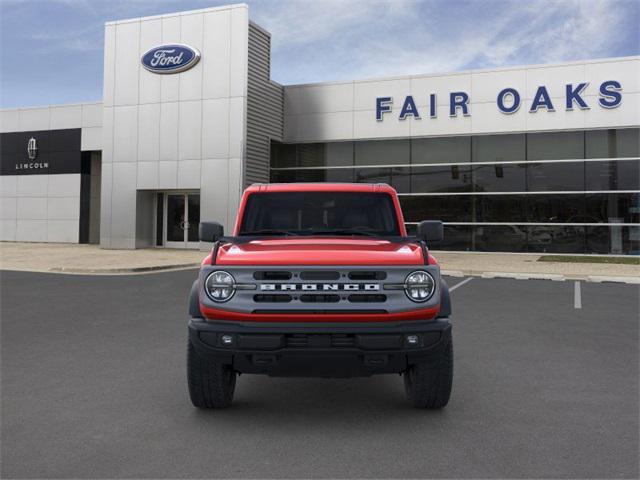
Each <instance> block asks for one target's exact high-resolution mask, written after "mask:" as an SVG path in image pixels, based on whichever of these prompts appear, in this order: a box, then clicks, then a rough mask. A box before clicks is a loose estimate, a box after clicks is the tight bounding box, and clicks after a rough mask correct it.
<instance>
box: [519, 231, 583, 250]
mask: <svg viewBox="0 0 640 480" xmlns="http://www.w3.org/2000/svg"><path fill="white" fill-rule="evenodd" d="M527 230H528V239H529V240H528V243H529V251H530V252H540V253H584V249H585V229H584V227H575V226H570V225H569V226H547V225H530V226H528V227H527Z"/></svg>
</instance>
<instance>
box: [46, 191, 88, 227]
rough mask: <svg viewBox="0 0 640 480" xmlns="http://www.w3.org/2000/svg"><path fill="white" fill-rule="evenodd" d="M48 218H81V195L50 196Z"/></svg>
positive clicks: (77, 219)
mask: <svg viewBox="0 0 640 480" xmlns="http://www.w3.org/2000/svg"><path fill="white" fill-rule="evenodd" d="M47 219H48V220H76V225H78V223H77V222H78V221H79V219H80V197H50V198H48V199H47Z"/></svg>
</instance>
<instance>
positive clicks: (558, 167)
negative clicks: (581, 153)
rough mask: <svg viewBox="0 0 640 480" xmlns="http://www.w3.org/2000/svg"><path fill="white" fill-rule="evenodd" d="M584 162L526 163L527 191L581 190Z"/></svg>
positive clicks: (582, 186) (582, 188)
mask: <svg viewBox="0 0 640 480" xmlns="http://www.w3.org/2000/svg"><path fill="white" fill-rule="evenodd" d="M584 163H585V162H567V163H530V164H528V165H527V191H529V192H552V191H567V190H568V191H573V190H580V191H583V190H584Z"/></svg>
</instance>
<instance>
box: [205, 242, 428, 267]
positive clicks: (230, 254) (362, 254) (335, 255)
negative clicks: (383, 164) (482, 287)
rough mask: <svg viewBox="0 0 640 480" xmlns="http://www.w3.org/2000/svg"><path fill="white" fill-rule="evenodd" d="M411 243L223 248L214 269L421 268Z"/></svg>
mask: <svg viewBox="0 0 640 480" xmlns="http://www.w3.org/2000/svg"><path fill="white" fill-rule="evenodd" d="M422 264H424V262H423V258H422V250H421V249H420V246H419V245H416V244H414V243H391V242H388V241H386V240H375V239H371V240H369V239H362V238H358V239H354V238H344V237H342V238H326V237H323V238H317V237H316V238H313V237H311V238H310V237H306V238H278V239H267V240H255V241H253V242H249V243H244V244H241V245H233V244H225V245H223V246H221V247H220V249H219V250H218V258H217V259H216V265H256V266H258V265H296V266H297V265H376V266H384V265H422Z"/></svg>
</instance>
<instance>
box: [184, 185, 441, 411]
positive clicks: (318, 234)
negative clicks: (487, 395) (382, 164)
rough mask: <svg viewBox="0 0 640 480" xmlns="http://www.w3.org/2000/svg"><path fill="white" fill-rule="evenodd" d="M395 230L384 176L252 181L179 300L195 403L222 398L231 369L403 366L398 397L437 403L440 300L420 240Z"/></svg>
mask: <svg viewBox="0 0 640 480" xmlns="http://www.w3.org/2000/svg"><path fill="white" fill-rule="evenodd" d="M442 230H443V229H442V223H441V222H439V221H424V222H421V223H420V224H418V226H417V236H416V237H409V236H407V233H406V230H405V226H404V219H403V217H402V211H401V209H400V203H399V201H398V197H397V195H396V191H395V190H394V189H393V188H391V187H390V186H388V185H381V184H377V185H367V184H330V183H318V184H313V183H307V184H304V183H297V184H269V185H266V184H264V185H252V186H251V187H249V188H247V189H246V191H245V192H244V195H243V196H242V200H241V202H240V208H239V211H238V218H237V220H236V224H235V228H234V230H233V236H230V237H225V236H223V228H222V226H221V225H220V224H218V223H215V222H203V223H201V224H200V239H201V240H202V241H205V242H213V245H214V246H213V249H212V251H211V253H210V254H209V255H208V256H207V257H206V258H205V259H204V260H203V262H202V266H201V268H200V273H199V275H198V279H197V280H196V281H195V282H194V284H193V287H192V289H191V296H190V300H189V314H190V316H191V320H190V321H189V345H188V356H187V363H188V366H187V375H188V382H189V394H190V396H191V401H192V402H193V404H194V405H195V406H196V407H200V408H221V407H226V406H227V405H229V404H230V403H231V400H232V398H233V392H234V389H235V384H236V376H237V374H241V373H260V374H267V375H271V376H315V377H354V376H368V375H372V374H378V373H399V374H402V375H404V384H405V389H406V393H407V397H408V399H409V400H410V402H411V403H412V404H413V405H414V406H416V407H420V408H442V407H444V406H445V405H446V404H447V402H448V401H449V396H450V393H451V382H452V378H453V349H452V339H451V322H450V320H449V316H450V314H451V303H450V299H449V289H448V287H447V285H446V283H445V282H444V280H443V279H442V278H441V277H440V269H439V267H438V264H437V262H436V260H435V259H434V258H433V256H431V255H430V254H429V251H428V249H427V245H428V244H429V243H430V242H435V241H439V240H441V239H442Z"/></svg>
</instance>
